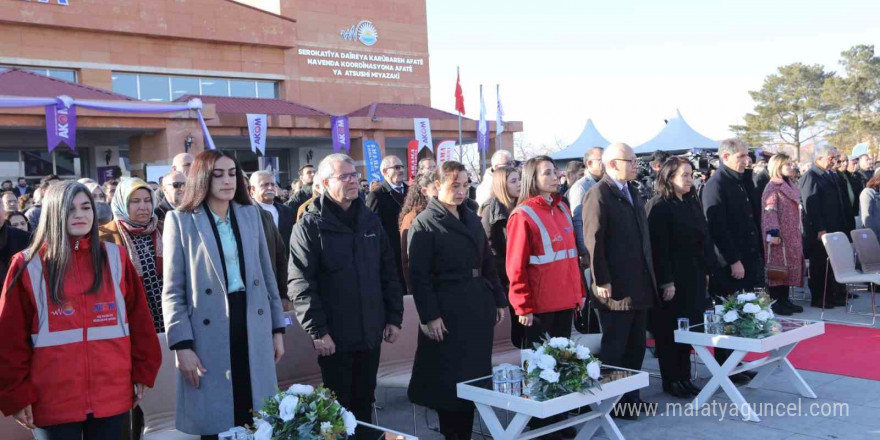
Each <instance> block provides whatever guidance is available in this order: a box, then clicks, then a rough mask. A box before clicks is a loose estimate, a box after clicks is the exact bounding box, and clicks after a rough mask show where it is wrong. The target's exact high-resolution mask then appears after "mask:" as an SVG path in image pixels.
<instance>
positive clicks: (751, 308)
mask: <svg viewBox="0 0 880 440" xmlns="http://www.w3.org/2000/svg"><path fill="white" fill-rule="evenodd" d="M760 311H761V306H759V305H757V304H753V303H747V304H746V305H745V306H743V312H746V313H751V314H753V315H754V314H755V313H758V312H760Z"/></svg>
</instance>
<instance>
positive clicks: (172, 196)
mask: <svg viewBox="0 0 880 440" xmlns="http://www.w3.org/2000/svg"><path fill="white" fill-rule="evenodd" d="M184 187H186V176H185V175H184V174H183V173H182V172H180V171H171V172H169V173H168V174H166V175H165V176H163V177H162V194H164V195H165V197H163V198H162V201H160V202H159V204H158V205H156V209H155V210H154V211H155V212H156V216H157V217H159V232H161V231H162V230H163V229H164V225H165V215H166V214H168V211H174V210H175V209H177V207H178V206H180V204H181V203H183V190H184Z"/></svg>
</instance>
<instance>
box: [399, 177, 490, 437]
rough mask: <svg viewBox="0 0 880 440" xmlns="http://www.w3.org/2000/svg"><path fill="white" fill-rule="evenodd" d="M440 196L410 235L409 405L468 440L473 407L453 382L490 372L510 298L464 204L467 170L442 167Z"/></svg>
mask: <svg viewBox="0 0 880 440" xmlns="http://www.w3.org/2000/svg"><path fill="white" fill-rule="evenodd" d="M436 183H437V186H438V189H439V191H438V195H437V198H432V199H431V200H429V201H428V207H427V208H425V210H424V211H422V213H421V214H419V215H418V216H417V217H416V220H415V222H413V224H412V226H411V227H410V230H409V272H410V282H411V283H412V290H413V299H414V300H415V303H416V309H417V310H418V312H419V320H420V321H421V323H422V331H421V332H419V340H418V348H417V349H416V357H415V362H414V364H413V374H412V379H411V380H410V383H409V393H408V394H409V399H410V400H411V401H412V402H413V403H415V404H418V405H422V406H425V407H428V408H432V409H434V410H436V411H437V414H438V416H439V418H440V432H441V433H443V435H444V437H446V438H447V439H469V438H470V436H471V427H472V426H473V423H474V405H473V403H472V402H469V401H466V400H462V399H459V398H458V397H457V393H456V384H457V383H459V382H463V381H466V380H470V379H475V378H478V377H482V376H488V375H490V374H491V373H492V340H493V331H494V330H493V329H494V326H495V325H496V324H498V323H499V322H501V320H502V319H504V311H505V310H507V299H506V298H505V296H504V292H503V291H502V289H501V285H500V283H499V282H498V275H497V274H496V272H495V265H494V262H493V261H492V255H491V252H490V251H489V246H488V243H487V241H486V234H485V233H484V232H483V228H482V226H481V225H480V219H479V217H477V215H476V214H475V213H474V212H473V211H471V210H470V209H467V208H465V207H464V206H463V202H464V200H465V198H467V191H468V184H467V172H465V168H464V166H463V165H462V164H460V163H458V162H453V161H449V162H444V163H443V165H441V166H440V169H439V172H438V181H437V182H436Z"/></svg>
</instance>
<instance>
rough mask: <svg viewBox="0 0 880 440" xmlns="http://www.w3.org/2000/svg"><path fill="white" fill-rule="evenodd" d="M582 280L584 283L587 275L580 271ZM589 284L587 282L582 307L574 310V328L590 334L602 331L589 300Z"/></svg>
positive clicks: (584, 333) (583, 333)
mask: <svg viewBox="0 0 880 440" xmlns="http://www.w3.org/2000/svg"><path fill="white" fill-rule="evenodd" d="M581 275H582V276H583V282H584V283H586V280H587V277H586V275H584V272H583V271H582V272H581ZM590 296H591V293H590V285H589V284H587V300H586V301H584V308H582V309H580V310H577V309H575V311H574V318H573V319H574V329H575V330H577V332H578V333H580V334H582V335H592V334H598V333H602V331H601V329H600V327H599V317H598V315H597V314H596V311H595V309H594V308H593V306H592V305H591V301H590Z"/></svg>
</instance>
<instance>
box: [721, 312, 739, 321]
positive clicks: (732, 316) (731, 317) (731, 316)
mask: <svg viewBox="0 0 880 440" xmlns="http://www.w3.org/2000/svg"><path fill="white" fill-rule="evenodd" d="M737 319H739V313H736V310H730V311H728V312H727V313H725V314H724V322H733V321H736V320H737Z"/></svg>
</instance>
